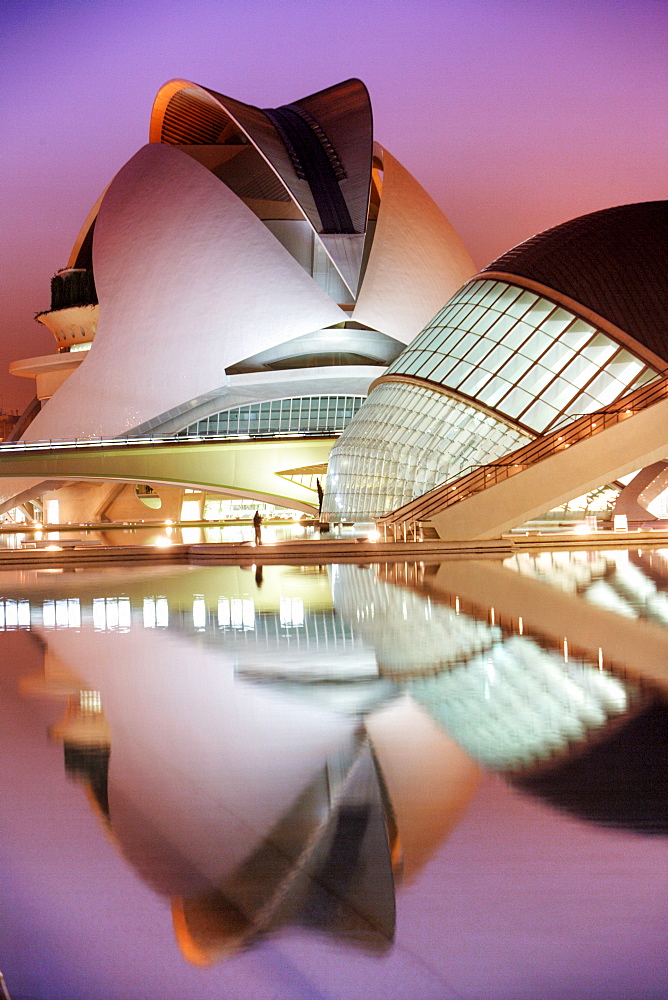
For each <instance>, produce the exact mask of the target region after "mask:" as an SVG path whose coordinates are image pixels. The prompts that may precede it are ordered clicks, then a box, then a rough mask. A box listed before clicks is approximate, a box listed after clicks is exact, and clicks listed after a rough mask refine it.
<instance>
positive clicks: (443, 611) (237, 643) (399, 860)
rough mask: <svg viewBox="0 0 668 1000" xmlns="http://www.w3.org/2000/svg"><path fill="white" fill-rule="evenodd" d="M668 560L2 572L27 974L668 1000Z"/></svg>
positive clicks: (6, 887)
mask: <svg viewBox="0 0 668 1000" xmlns="http://www.w3.org/2000/svg"><path fill="white" fill-rule="evenodd" d="M667 591H668V560H667V559H666V555H665V554H664V553H662V552H660V551H655V552H652V553H650V554H642V553H635V552H633V553H627V552H607V553H577V554H575V553H574V554H563V553H561V554H544V555H539V556H534V555H531V556H518V557H515V558H513V559H511V560H507V561H506V562H505V563H501V562H497V563H494V562H485V563H476V562H470V561H469V562H449V563H444V564H443V565H442V566H422V565H411V564H400V565H398V566H392V565H390V566H386V565H383V566H366V567H360V566H353V565H342V566H323V567H317V566H309V567H296V566H293V567H277V566H266V567H258V566H247V567H197V566H188V567H178V568H175V567H163V568H160V567H158V568H156V567H155V566H151V567H145V568H144V567H138V566H134V567H130V568H128V569H127V570H124V569H120V568H114V569H113V570H105V569H94V570H93V569H91V570H88V569H86V570H76V571H70V570H68V571H58V570H47V571H42V572H36V571H30V572H22V573H10V572H5V573H2V574H0V649H1V650H2V671H1V672H0V697H1V698H2V725H1V726H0V782H1V784H0V788H1V789H2V812H1V820H0V823H1V828H0V829H1V834H2V839H1V841H0V856H1V862H0V889H1V899H0V905H1V910H0V968H1V969H2V972H3V973H4V977H5V980H6V983H7V987H8V990H9V993H10V995H11V998H12V1000H22V998H36V1000H79V998H81V1000H90V998H100V1000H135V998H136V1000H140V998H141V1000H144V998H146V997H158V996H159V997H161V998H168V1000H171V998H182V997H184V996H197V997H202V998H205V1000H208V998H212V1000H213V998H214V997H215V998H219V997H221V996H224V997H226V998H232V1000H236V998H240V1000H242V998H243V1000H245V998H253V1000H264V998H281V1000H282V998H285V1000H307V998H309V1000H311V998H322V1000H338V998H341V1000H352V998H360V1000H361V998H365V1000H366V998H375V997H378V998H381V997H382V998H385V997H388V998H412V997H420V998H434V1000H449V998H466V1000H469V998H471V1000H483V998H499V1000H501V998H503V1000H506V998H507V1000H520V998H527V1000H528V998H532V1000H548V998H554V1000H579V998H582V1000H599V998H600V1000H616V998H620V1000H622V998H624V1000H650V998H653V1000H659V998H661V1000H665V998H666V997H668V972H667V965H668V963H667V958H668V851H667V841H666V834H667V833H668V725H667V719H668V713H667V710H666V702H665V692H666V690H668V669H665V667H666V664H668V596H667Z"/></svg>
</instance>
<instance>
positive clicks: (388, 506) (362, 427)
mask: <svg viewBox="0 0 668 1000" xmlns="http://www.w3.org/2000/svg"><path fill="white" fill-rule="evenodd" d="M530 440H531V438H530V437H529V436H527V435H525V434H523V433H522V432H521V431H519V430H517V429H516V428H514V427H511V426H509V425H508V424H506V423H505V422H504V421H502V420H496V419H495V418H494V417H492V416H490V415H488V414H486V413H483V412H482V411H481V410H479V409H477V408H476V407H475V406H472V405H470V404H469V403H465V402H463V401H462V400H457V399H453V398H452V397H449V396H446V395H444V394H443V393H441V392H437V391H436V390H435V389H430V388H429V387H428V386H426V385H425V386H420V385H412V384H409V383H401V382H385V383H381V385H379V386H377V387H376V388H375V389H374V390H373V392H372V393H371V395H370V396H369V398H368V399H367V401H366V403H365V405H364V407H363V408H362V410H361V412H360V414H359V416H358V417H357V419H356V420H355V422H354V423H353V424H352V426H351V427H350V428H349V429H348V430H347V431H346V432H345V433H344V434H343V435H342V436H341V438H340V439H339V441H338V442H337V444H336V447H335V448H334V449H333V451H332V454H331V457H330V462H329V467H328V470H327V488H326V492H325V500H324V505H323V515H324V516H325V517H327V518H329V520H331V521H335V522H336V521H341V520H356V521H364V520H371V519H372V518H374V517H377V516H380V515H382V514H386V513H388V512H389V511H391V510H394V509H395V508H397V507H400V506H401V505H402V504H404V503H408V501H409V500H412V499H414V498H415V497H418V496H421V495H422V494H423V493H426V492H427V491H428V490H430V489H433V487H434V486H437V485H438V484H439V483H442V482H443V481H444V480H445V479H448V478H450V477H451V476H454V475H456V474H458V473H459V472H461V471H463V470H464V469H466V468H468V467H469V466H472V465H482V464H483V463H485V462H490V461H494V459H495V458H500V457H501V456H502V455H505V454H507V453H508V452H509V451H513V450H514V449H515V448H519V447H520V446H521V445H523V444H527V443H528V442H529V441H530Z"/></svg>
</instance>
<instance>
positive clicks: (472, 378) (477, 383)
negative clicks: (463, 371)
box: [459, 368, 491, 397]
mask: <svg viewBox="0 0 668 1000" xmlns="http://www.w3.org/2000/svg"><path fill="white" fill-rule="evenodd" d="M490 377H491V376H490V374H489V372H486V371H483V370H482V369H480V368H478V369H477V370H475V371H472V372H471V374H470V375H469V376H468V378H466V379H464V381H463V382H462V383H461V385H460V386H459V390H460V392H465V393H466V395H467V396H471V397H476V396H477V395H478V392H479V391H480V389H481V388H482V386H483V385H484V384H485V382H487V381H488V380H489V378H490Z"/></svg>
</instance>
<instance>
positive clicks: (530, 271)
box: [482, 201, 668, 362]
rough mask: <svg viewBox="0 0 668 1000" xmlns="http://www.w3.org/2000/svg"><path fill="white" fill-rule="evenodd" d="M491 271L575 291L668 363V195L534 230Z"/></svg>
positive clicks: (585, 303) (566, 291) (583, 301)
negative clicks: (664, 199) (551, 227)
mask: <svg viewBox="0 0 668 1000" xmlns="http://www.w3.org/2000/svg"><path fill="white" fill-rule="evenodd" d="M487 271H497V272H502V273H505V274H515V275H520V276H522V277H524V278H529V279H531V280H533V281H537V282H540V283H541V284H543V285H547V286H548V287H549V288H553V289H554V290H555V291H557V292H561V294H562V295H567V296H568V297H569V298H571V299H574V300H575V301H576V302H579V303H580V304H581V305H583V306H586V307H588V308H589V309H591V310H593V311H594V312H595V313H598V315H599V316H602V317H603V318H604V319H607V320H608V321H609V322H610V323H614V325H615V326H617V327H619V328H620V329H621V330H623V331H624V332H625V333H627V334H629V335H630V336H631V337H633V338H634V339H635V340H637V341H639V342H640V343H641V344H642V345H643V346H644V347H646V348H648V349H649V350H651V351H653V352H654V353H655V354H657V355H659V357H661V358H663V360H664V361H667V362H668V201H648V202H642V203H639V204H636V205H620V206H618V207H616V208H607V209H604V210H603V211H601V212H592V213H591V215H582V216H580V217H579V218H577V219H572V220H571V221H570V222H564V223H563V224H562V225H560V226H555V227H554V228H553V229H547V230H546V231H545V232H544V233H539V234H538V235H537V236H532V237H531V239H529V240H526V242H524V243H521V244H520V245H519V246H517V247H515V248H514V249H513V250H509V251H508V252H507V253H505V254H503V256H501V257H499V258H498V259H497V260H495V261H494V262H493V263H491V264H490V265H489V266H488V267H486V268H485V269H484V271H483V272H482V273H483V274H484V273H485V272H487Z"/></svg>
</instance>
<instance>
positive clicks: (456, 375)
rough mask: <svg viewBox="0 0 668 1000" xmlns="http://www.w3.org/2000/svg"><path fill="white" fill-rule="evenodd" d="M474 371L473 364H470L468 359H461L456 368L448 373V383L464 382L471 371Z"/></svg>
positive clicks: (453, 384) (457, 383)
mask: <svg viewBox="0 0 668 1000" xmlns="http://www.w3.org/2000/svg"><path fill="white" fill-rule="evenodd" d="M472 371H473V365H471V364H469V363H468V361H460V362H459V364H458V365H457V366H456V368H453V369H452V371H451V372H450V373H449V374H448V376H447V380H448V385H452V386H457V385H459V383H460V382H462V381H463V380H464V379H465V378H466V376H467V375H468V374H469V372H472Z"/></svg>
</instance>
